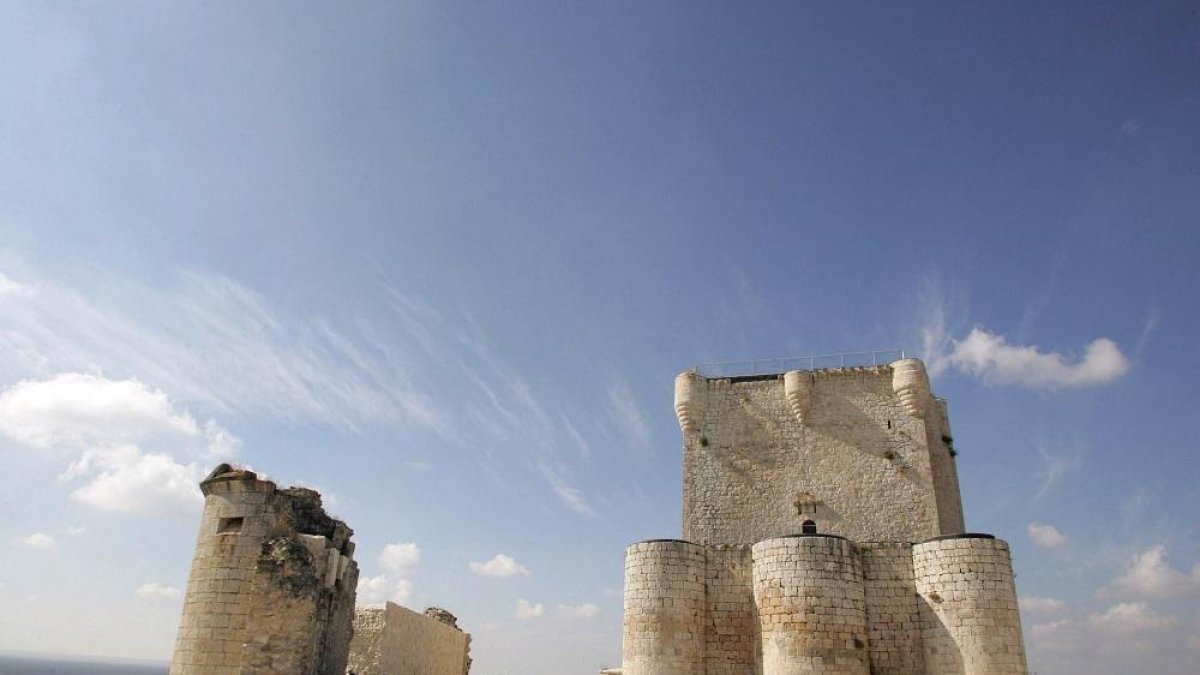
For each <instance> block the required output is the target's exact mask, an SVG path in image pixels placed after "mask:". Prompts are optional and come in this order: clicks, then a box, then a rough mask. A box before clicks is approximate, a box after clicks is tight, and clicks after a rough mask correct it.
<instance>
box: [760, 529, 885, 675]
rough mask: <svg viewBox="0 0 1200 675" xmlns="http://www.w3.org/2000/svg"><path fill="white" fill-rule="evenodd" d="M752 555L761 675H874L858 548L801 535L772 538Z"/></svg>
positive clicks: (843, 541) (833, 539)
mask: <svg viewBox="0 0 1200 675" xmlns="http://www.w3.org/2000/svg"><path fill="white" fill-rule="evenodd" d="M752 551H753V556H754V601H755V604H757V605H758V617H759V621H760V622H761V625H762V673H763V675H794V674H799V673H830V674H833V673H837V674H838V675H869V673H870V672H871V670H870V660H869V656H868V651H867V639H868V638H867V635H868V633H867V604H866V595H865V591H864V587H863V570H862V560H861V558H860V556H859V552H858V548H857V547H856V546H855V545H854V544H853V543H851V542H850V541H848V540H846V539H843V538H841V537H835V536H830V535H810V536H803V535H802V536H791V537H778V538H775V539H767V540H765V541H761V542H759V543H757V544H755V545H754V547H753V549H752Z"/></svg>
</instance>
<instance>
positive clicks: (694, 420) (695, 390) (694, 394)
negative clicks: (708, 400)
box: [675, 371, 705, 436]
mask: <svg viewBox="0 0 1200 675" xmlns="http://www.w3.org/2000/svg"><path fill="white" fill-rule="evenodd" d="M704 385H705V380H704V378H703V377H701V376H700V375H697V374H696V373H693V372H690V371H689V372H686V373H680V374H679V376H678V377H676V378H675V416H676V417H678V418H679V429H680V430H681V431H683V435H684V436H688V435H689V434H694V433H696V432H697V431H699V430H700V425H701V424H703V422H704Z"/></svg>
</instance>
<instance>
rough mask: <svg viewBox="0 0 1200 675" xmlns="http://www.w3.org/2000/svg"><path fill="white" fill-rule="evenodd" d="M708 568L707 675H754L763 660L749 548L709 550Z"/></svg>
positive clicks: (737, 545)
mask: <svg viewBox="0 0 1200 675" xmlns="http://www.w3.org/2000/svg"><path fill="white" fill-rule="evenodd" d="M706 553H707V562H706V565H705V587H706V593H705V600H706V610H707V618H706V621H705V632H706V636H707V637H706V645H705V652H704V672H705V673H706V674H707V675H746V674H747V673H754V672H756V671H757V670H758V668H759V667H760V663H761V660H762V641H761V639H760V635H759V632H758V610H757V608H756V607H755V605H754V585H753V582H754V568H753V561H752V559H751V555H750V546H749V545H747V544H728V545H726V544H721V545H717V546H711V547H708V548H707V551H706Z"/></svg>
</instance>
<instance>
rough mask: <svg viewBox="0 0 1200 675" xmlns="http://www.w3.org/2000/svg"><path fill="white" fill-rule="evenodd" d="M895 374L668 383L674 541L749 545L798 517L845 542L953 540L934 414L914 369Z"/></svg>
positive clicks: (944, 452)
mask: <svg viewBox="0 0 1200 675" xmlns="http://www.w3.org/2000/svg"><path fill="white" fill-rule="evenodd" d="M900 366H903V368H901V369H900V370H897V371H895V372H894V371H893V367H892V366H872V367H866V368H838V369H829V370H817V371H793V372H790V373H786V374H784V375H778V376H755V377H746V378H732V379H731V378H724V379H708V378H704V377H701V376H698V375H695V374H692V373H685V374H683V375H680V376H679V378H678V379H677V380H676V413H677V415H678V417H679V421H680V428H681V429H682V430H683V436H684V486H683V497H684V500H683V537H684V538H685V539H688V540H690V541H695V542H698V543H709V544H716V543H724V544H753V543H755V542H758V541H762V540H764V539H769V538H772V537H778V536H784V535H788V534H793V533H797V532H800V531H801V527H802V524H803V522H804V521H806V520H812V521H814V522H815V524H816V526H817V528H818V531H819V532H822V533H826V532H827V533H831V534H837V535H841V536H845V537H848V538H850V539H852V540H855V541H908V542H915V541H922V540H924V539H928V538H929V537H933V536H936V535H939V534H944V533H948V532H957V531H961V529H962V528H961V526H962V509H961V506H960V504H959V495H958V483H957V477H956V473H955V469H954V462H953V458H952V457H951V456H950V454H949V452H948V449H947V448H946V447H945V446H944V445H943V442H942V436H943V433H942V415H941V412H940V409H939V408H938V407H937V406H936V404H935V403H934V402H933V399H932V397H931V395H930V394H929V389H928V379H927V378H926V377H925V375H924V367H923V366H921V365H920V362H919V361H915V360H911V359H910V360H908V361H901V362H897V367H900ZM897 373H898V374H899V375H897V377H894V375H896V374H897ZM894 380H897V381H894ZM946 436H947V437H948V433H947V434H946ZM931 439H932V440H933V441H935V442H934V443H933V444H931Z"/></svg>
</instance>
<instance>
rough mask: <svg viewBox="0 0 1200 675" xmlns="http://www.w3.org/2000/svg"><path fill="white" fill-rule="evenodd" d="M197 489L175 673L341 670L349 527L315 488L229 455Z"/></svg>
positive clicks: (353, 580)
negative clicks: (291, 484) (293, 484)
mask: <svg viewBox="0 0 1200 675" xmlns="http://www.w3.org/2000/svg"><path fill="white" fill-rule="evenodd" d="M200 489H201V492H203V494H204V496H205V500H204V512H203V514H202V515H201V518H200V532H199V534H198V536H197V538H196V551H195V555H194V557H193V558H192V569H191V574H190V575H189V578H188V587H187V593H186V595H185V597H184V606H183V616H182V617H181V619H180V623H179V630H178V633H177V635H176V642H175V652H174V654H173V656H172V660H171V668H170V673H171V675H235V674H236V675H275V674H276V673H278V674H279V675H283V673H290V674H294V675H335V674H336V675H341V673H343V672H344V671H345V664H346V652H347V649H348V647H349V641H350V631H351V620H352V614H353V608H354V599H355V587H356V585H357V581H358V566H357V564H356V563H355V562H354V560H353V552H354V544H353V543H352V542H351V541H350V537H351V535H352V534H353V532H352V531H351V530H350V528H349V527H347V526H346V524H345V523H343V522H341V521H339V520H336V519H334V518H332V517H330V516H329V515H328V514H326V513H325V511H324V509H323V508H322V507H321V497H320V495H319V494H317V493H316V492H315V491H313V490H308V489H306V488H278V487H277V486H276V485H275V483H273V482H271V481H268V480H262V479H259V477H258V476H257V475H256V474H255V473H254V472H253V471H248V470H244V469H236V468H234V467H231V466H229V465H228V464H221V465H219V466H217V468H216V469H214V470H213V472H212V473H211V474H209V476H208V477H207V478H205V480H204V481H203V482H201V484H200Z"/></svg>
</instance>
